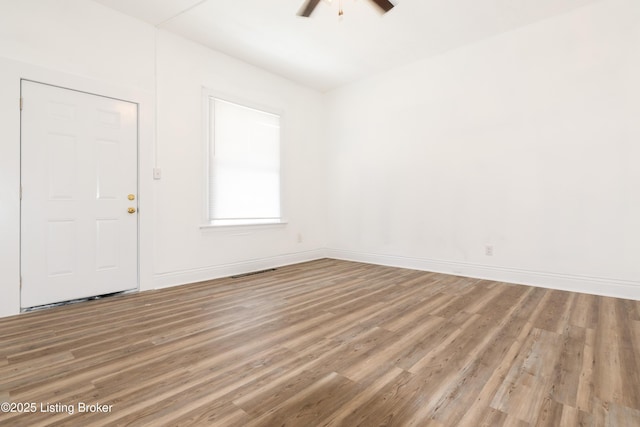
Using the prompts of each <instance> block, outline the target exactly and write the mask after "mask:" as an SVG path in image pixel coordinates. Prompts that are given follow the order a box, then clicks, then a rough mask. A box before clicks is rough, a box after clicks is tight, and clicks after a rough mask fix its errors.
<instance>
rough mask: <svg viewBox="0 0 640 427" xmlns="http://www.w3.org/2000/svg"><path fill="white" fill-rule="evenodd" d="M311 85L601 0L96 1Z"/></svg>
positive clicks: (330, 84) (327, 84)
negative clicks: (303, 12)
mask: <svg viewBox="0 0 640 427" xmlns="http://www.w3.org/2000/svg"><path fill="white" fill-rule="evenodd" d="M95 1H97V2H98V3H101V4H103V5H105V6H108V7H110V8H113V9H116V10H118V11H121V12H123V13H125V14H127V15H131V16H134V17H136V18H139V19H141V20H143V21H146V22H148V23H150V24H152V25H155V26H158V27H159V28H162V29H165V30H167V31H171V32H173V33H176V34H179V35H181V36H183V37H186V38H188V39H191V40H194V41H196V42H199V43H201V44H203V45H205V46H209V47H211V48H212V49H215V50H217V51H220V52H223V53H226V54H228V55H230V56H233V57H236V58H238V59H241V60H244V61H246V62H249V63H251V64H254V65H257V66H259V67H261V68H264V69H266V70H269V71H271V72H273V73H276V74H279V75H282V76H284V77H286V78H288V79H290V80H293V81H296V82H299V83H301V84H304V85H306V86H309V87H312V88H315V89H318V90H321V91H327V90H330V89H333V88H336V87H338V86H340V85H343V84H346V83H349V82H351V81H354V80H356V79H359V78H362V77H365V76H367V75H371V74H374V73H377V72H380V71H383V70H385V69H389V68H392V67H394V66H398V65H402V64H406V63H409V62H412V61H416V60H419V59H422V58H427V57H429V56H433V55H437V54H439V53H442V52H444V51H447V50H450V49H454V48H456V47H459V46H462V45H465V44H469V43H472V42H474V41H477V40H480V39H484V38H487V37H490V36H492V35H496V34H499V33H503V32H505V31H508V30H511V29H514V28H517V27H521V26H524V25H528V24H531V23H533V22H536V21H539V20H541V19H545V18H549V17H551V16H554V15H558V14H561V13H565V12H568V11H570V10H572V9H575V8H578V7H581V6H584V5H587V4H590V3H594V2H596V1H601V0H397V1H393V0H392V2H394V3H395V4H396V7H395V8H393V9H392V10H391V11H390V12H388V13H387V14H384V15H381V14H380V13H379V12H378V9H377V7H376V6H375V5H373V3H371V2H370V1H369V0H341V1H342V3H343V9H344V16H343V17H342V18H338V6H337V3H338V1H339V0H333V1H332V2H331V3H329V2H328V0H323V1H321V2H320V4H319V5H318V7H317V8H316V10H315V12H314V13H313V15H312V16H311V17H310V18H302V17H299V16H297V12H298V10H299V9H300V7H301V6H302V4H303V3H304V0H95Z"/></svg>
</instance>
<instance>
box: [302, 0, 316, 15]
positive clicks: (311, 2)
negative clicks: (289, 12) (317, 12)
mask: <svg viewBox="0 0 640 427" xmlns="http://www.w3.org/2000/svg"><path fill="white" fill-rule="evenodd" d="M318 3H320V0H307V3H306V4H305V5H304V6H303V7H302V9H300V12H298V15H299V16H304V17H305V18H308V17H309V16H311V13H312V12H313V10H314V9H315V8H316V6H317V5H318Z"/></svg>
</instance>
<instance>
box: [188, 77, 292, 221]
mask: <svg viewBox="0 0 640 427" xmlns="http://www.w3.org/2000/svg"><path fill="white" fill-rule="evenodd" d="M212 98H213V99H219V100H222V101H226V102H230V103H234V104H238V105H240V106H243V107H248V108H252V109H255V110H259V111H263V112H265V113H269V114H275V115H277V116H279V118H280V147H279V148H280V149H279V161H280V200H279V203H280V219H279V220H276V221H269V222H248V223H235V224H213V223H212V220H211V218H210V210H209V209H210V195H211V188H210V169H211V167H212V165H211V162H210V159H211V149H212V147H213V145H212V144H213V141H212V138H213V135H211V120H212V118H213V117H212V111H211V99H212ZM202 111H203V116H202V121H203V135H204V138H203V139H204V150H203V152H204V197H203V198H202V200H203V201H204V203H203V205H204V206H203V209H202V211H203V223H202V224H201V225H200V228H201V229H230V228H231V229H233V228H242V229H246V228H269V227H279V226H283V225H286V224H287V223H288V221H287V220H286V219H285V210H284V186H283V183H284V168H283V158H284V156H283V151H284V145H285V144H284V143H283V140H284V127H285V125H284V123H285V117H284V113H283V110H282V109H281V108H274V107H271V106H266V105H264V104H260V103H257V102H253V101H249V100H246V99H243V98H241V97H238V96H233V95H229V94H225V93H222V92H219V91H216V90H213V89H209V88H206V87H203V88H202Z"/></svg>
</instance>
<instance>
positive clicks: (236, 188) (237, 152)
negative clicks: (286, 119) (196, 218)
mask: <svg viewBox="0 0 640 427" xmlns="http://www.w3.org/2000/svg"><path fill="white" fill-rule="evenodd" d="M209 113H210V117H209V125H210V132H209V135H210V141H209V144H210V147H209V153H210V158H209V220H210V223H211V224H212V225H234V224H265V223H277V222H280V221H281V213H280V116H279V115H277V114H273V113H269V112H265V111H261V110H257V109H255V108H250V107H246V106H243V105H239V104H235V103H233V102H229V101H225V100H222V99H218V98H215V97H210V98H209Z"/></svg>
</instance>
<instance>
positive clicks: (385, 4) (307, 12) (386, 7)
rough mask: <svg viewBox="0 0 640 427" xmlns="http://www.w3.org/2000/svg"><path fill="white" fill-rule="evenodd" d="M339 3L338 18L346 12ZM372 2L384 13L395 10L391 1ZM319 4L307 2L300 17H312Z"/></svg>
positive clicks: (310, 0)
mask: <svg viewBox="0 0 640 427" xmlns="http://www.w3.org/2000/svg"><path fill="white" fill-rule="evenodd" d="M338 1H339V7H338V16H342V15H344V12H343V10H342V0H338ZM370 1H371V2H373V3H375V4H376V5H377V6H378V7H379V8H380V10H381V11H382V13H387V12H388V11H390V10H391V9H393V6H394V5H393V3H391V2H390V1H389V0H370ZM328 2H329V3H331V0H328ZM318 3H320V0H306V2H305V3H304V5H303V6H302V8H301V9H300V11H299V12H298V15H299V16H302V17H305V18H308V17H310V16H311V14H312V13H313V11H314V10H315V8H316V6H318Z"/></svg>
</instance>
